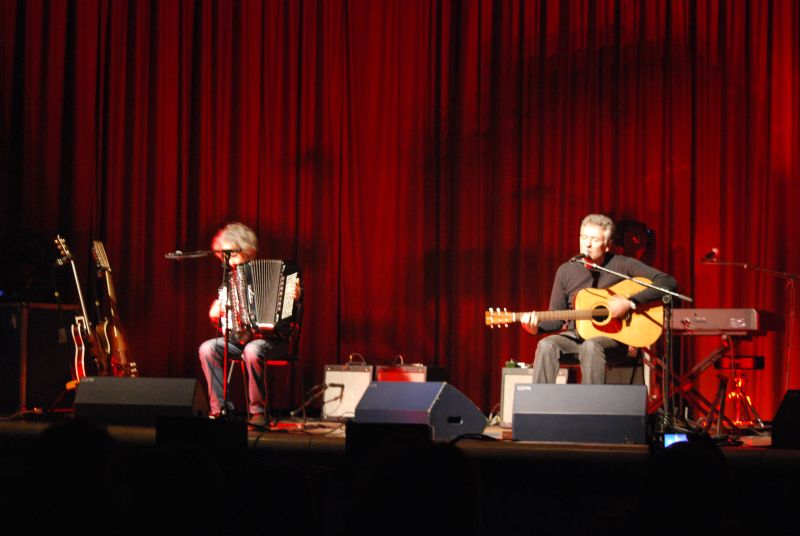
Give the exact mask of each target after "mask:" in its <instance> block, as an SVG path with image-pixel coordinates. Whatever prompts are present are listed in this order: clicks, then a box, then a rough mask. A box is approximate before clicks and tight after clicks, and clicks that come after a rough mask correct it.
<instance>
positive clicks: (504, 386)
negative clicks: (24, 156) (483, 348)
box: [500, 367, 533, 428]
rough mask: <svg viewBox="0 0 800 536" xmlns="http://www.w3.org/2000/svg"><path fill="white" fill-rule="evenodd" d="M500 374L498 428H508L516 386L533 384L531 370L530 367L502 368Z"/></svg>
mask: <svg viewBox="0 0 800 536" xmlns="http://www.w3.org/2000/svg"><path fill="white" fill-rule="evenodd" d="M502 374H503V376H502V379H501V382H500V387H501V389H500V392H501V398H500V426H503V427H506V428H510V427H511V417H512V415H513V413H512V412H513V410H514V394H515V393H516V391H517V385H518V384H520V383H533V369H532V368H531V367H524V368H523V367H503V373H502Z"/></svg>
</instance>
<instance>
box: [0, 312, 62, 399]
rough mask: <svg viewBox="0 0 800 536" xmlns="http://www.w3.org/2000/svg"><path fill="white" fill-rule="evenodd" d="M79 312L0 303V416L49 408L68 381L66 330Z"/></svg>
mask: <svg viewBox="0 0 800 536" xmlns="http://www.w3.org/2000/svg"><path fill="white" fill-rule="evenodd" d="M77 311H78V308H77V307H76V306H74V305H62V306H61V308H60V309H59V307H58V306H57V305H56V304H52V303H17V302H7V303H2V304H0V387H1V388H0V412H2V413H11V412H13V411H20V410H22V411H24V410H29V409H34V408H47V407H49V406H50V405H51V404H53V403H54V402H55V401H56V400H57V399H58V397H59V396H60V395H62V394H63V393H64V389H65V385H66V383H67V382H68V381H69V380H71V379H72V375H71V373H70V364H71V363H72V359H73V358H74V354H75V346H74V345H73V344H72V339H71V337H70V336H69V325H70V323H71V322H72V320H73V319H74V318H75V314H76V313H77Z"/></svg>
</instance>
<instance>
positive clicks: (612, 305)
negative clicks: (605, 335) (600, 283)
mask: <svg viewBox="0 0 800 536" xmlns="http://www.w3.org/2000/svg"><path fill="white" fill-rule="evenodd" d="M630 310H631V301H630V300H629V299H628V298H626V297H624V296H612V297H611V299H610V300H608V312H609V313H611V317H612V318H625V317H626V316H627V315H628V313H629V312H630Z"/></svg>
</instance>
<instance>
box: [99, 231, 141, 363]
mask: <svg viewBox="0 0 800 536" xmlns="http://www.w3.org/2000/svg"><path fill="white" fill-rule="evenodd" d="M92 257H94V261H95V263H96V264H97V268H98V271H99V272H98V275H102V276H104V278H105V283H106V292H107V296H106V297H107V299H108V302H107V304H106V305H107V309H108V311H107V314H106V316H105V318H104V319H103V320H102V321H101V322H100V323H99V325H98V326H97V334H98V337H99V340H100V343H101V344H102V346H103V350H104V351H105V353H106V355H107V356H108V362H109V366H110V367H111V368H110V373H111V375H112V376H130V377H135V376H138V375H139V370H138V367H137V366H136V362H135V361H133V360H132V359H131V357H130V355H129V352H128V342H127V339H126V337H125V332H124V330H123V328H122V321H121V320H120V318H119V309H118V307H117V292H116V290H115V288H114V281H113V279H112V277H111V263H109V262H108V255H106V248H105V246H104V245H103V243H102V242H101V241H99V240H95V241H93V242H92Z"/></svg>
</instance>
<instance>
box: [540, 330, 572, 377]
mask: <svg viewBox="0 0 800 536" xmlns="http://www.w3.org/2000/svg"><path fill="white" fill-rule="evenodd" d="M579 340H580V339H579V338H578V336H577V334H575V332H572V331H565V332H564V333H560V334H558V335H550V336H548V337H545V338H543V339H541V340H540V341H539V344H537V345H536V357H535V358H534V360H533V381H534V382H536V383H556V378H557V377H558V367H559V363H560V362H561V358H562V357H563V356H564V355H565V354H576V353H578V348H579V344H578V341H579Z"/></svg>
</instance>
